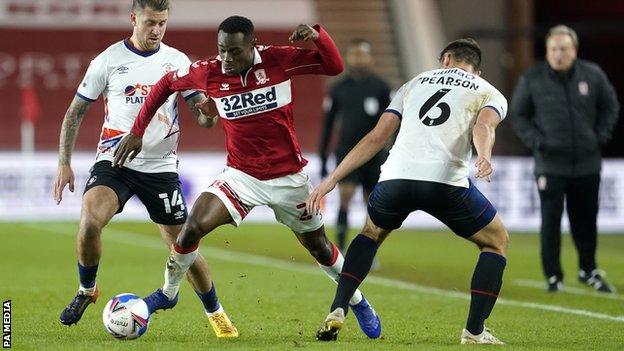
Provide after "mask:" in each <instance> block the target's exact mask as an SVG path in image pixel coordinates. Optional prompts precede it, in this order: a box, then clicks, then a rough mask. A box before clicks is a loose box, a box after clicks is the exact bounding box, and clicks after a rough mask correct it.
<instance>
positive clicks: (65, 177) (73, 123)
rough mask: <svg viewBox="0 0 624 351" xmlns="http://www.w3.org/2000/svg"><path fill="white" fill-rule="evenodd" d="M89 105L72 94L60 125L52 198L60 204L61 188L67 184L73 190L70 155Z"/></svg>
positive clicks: (89, 103)
mask: <svg viewBox="0 0 624 351" xmlns="http://www.w3.org/2000/svg"><path fill="white" fill-rule="evenodd" d="M89 106H91V102H90V101H87V100H85V99H82V98H80V97H79V96H74V99H73V100H72V102H71V104H70V105H69V108H68V109H67V112H65V117H64V118H63V124H62V126H61V137H60V142H59V159H58V169H57V171H56V180H55V181H54V200H55V201H56V204H57V205H58V204H60V203H61V201H62V200H63V190H64V189H65V187H66V186H68V185H69V191H71V192H74V171H73V170H72V168H71V156H72V152H73V150H74V145H75V144H76V138H77V137H78V129H79V128H80V123H81V122H82V119H83V117H84V115H85V113H86V112H87V110H88V109H89Z"/></svg>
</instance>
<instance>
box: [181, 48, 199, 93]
mask: <svg viewBox="0 0 624 351" xmlns="http://www.w3.org/2000/svg"><path fill="white" fill-rule="evenodd" d="M180 56H181V59H180V64H179V65H178V67H177V69H182V68H184V69H188V67H189V66H190V65H191V64H192V62H191V60H190V59H189V58H188V56H186V54H183V53H181V54H180ZM181 94H182V97H183V98H184V100H188V99H190V98H192V97H194V96H195V95H197V94H201V91H199V90H185V91H183V92H182V93H181Z"/></svg>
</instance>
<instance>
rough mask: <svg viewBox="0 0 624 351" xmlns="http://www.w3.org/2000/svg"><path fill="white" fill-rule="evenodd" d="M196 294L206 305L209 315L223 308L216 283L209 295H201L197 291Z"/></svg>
mask: <svg viewBox="0 0 624 351" xmlns="http://www.w3.org/2000/svg"><path fill="white" fill-rule="evenodd" d="M195 293H196V294H197V296H198V297H199V299H200V300H201V302H202V303H203V304H204V309H205V310H206V311H207V312H208V313H214V312H216V311H217V310H218V309H219V307H221V304H220V303H219V298H218V297H217V290H215V285H214V283H212V288H210V291H208V292H207V293H200V292H199V291H195Z"/></svg>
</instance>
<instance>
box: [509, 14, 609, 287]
mask: <svg viewBox="0 0 624 351" xmlns="http://www.w3.org/2000/svg"><path fill="white" fill-rule="evenodd" d="M577 50H578V37H577V35H576V33H575V32H574V30H572V29H571V28H569V27H567V26H564V25H558V26H555V27H553V28H551V29H550V31H549V32H548V34H547V35H546V62H544V63H541V64H538V65H536V66H535V67H533V68H531V69H529V70H527V71H526V72H525V73H524V74H523V75H522V77H521V78H520V80H519V82H518V85H517V86H516V88H515V91H514V94H513V97H512V101H511V123H512V126H513V127H514V129H515V131H516V133H517V134H518V136H519V137H520V139H521V140H522V141H523V142H524V144H526V146H527V147H529V148H530V149H531V150H532V151H533V155H534V158H535V177H536V181H537V187H538V190H539V196H540V203H541V216H542V224H541V229H540V235H541V258H542V268H543V270H544V274H545V276H546V279H547V290H548V291H550V292H556V291H559V290H560V289H561V287H562V282H563V272H562V269H561V262H560V249H561V215H562V212H563V203H564V199H565V201H566V206H567V213H568V219H569V221H570V229H571V233H572V238H573V241H574V244H575V246H576V249H577V252H578V255H579V275H578V279H579V281H581V282H582V283H585V284H587V285H589V286H592V287H593V288H595V289H596V290H598V291H601V292H609V293H613V292H615V289H614V288H613V287H612V286H611V285H610V284H608V283H607V282H606V281H605V273H604V271H601V270H598V269H597V265H596V247H597V226H596V221H597V216H598V190H599V186H600V170H601V162H602V156H601V148H602V147H603V146H604V145H605V144H606V143H607V142H608V141H609V140H610V139H611V136H612V132H613V129H614V127H615V124H616V122H617V119H618V113H619V104H618V101H617V96H616V93H615V90H614V89H613V86H612V85H611V83H610V82H609V80H608V78H607V77H606V75H605V73H604V72H603V71H602V69H600V67H599V66H598V65H596V64H595V63H593V62H589V61H585V60H581V59H577Z"/></svg>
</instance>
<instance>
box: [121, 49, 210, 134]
mask: <svg viewBox="0 0 624 351" xmlns="http://www.w3.org/2000/svg"><path fill="white" fill-rule="evenodd" d="M207 68H208V62H207V61H197V62H195V63H193V64H191V65H190V66H189V67H188V68H186V67H185V68H181V69H179V70H176V71H173V72H169V73H167V74H165V75H164V76H163V77H162V78H160V80H159V81H158V83H156V85H154V86H153V87H152V89H151V90H150V93H149V95H148V96H147V99H145V103H143V106H142V107H141V110H140V111H139V115H138V116H137V118H136V119H135V120H134V125H133V126H132V129H131V130H130V133H132V134H134V135H136V136H139V137H142V136H143V134H145V129H147V126H148V125H149V124H150V122H151V121H152V118H153V117H154V115H155V114H156V111H157V110H158V108H159V107H160V106H162V104H164V103H165V101H167V98H168V97H169V96H170V95H171V94H173V93H175V92H176V91H184V90H200V91H206V81H207V76H208V69H207Z"/></svg>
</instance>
